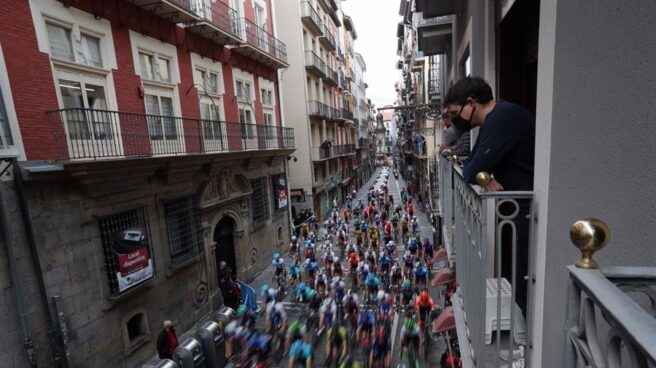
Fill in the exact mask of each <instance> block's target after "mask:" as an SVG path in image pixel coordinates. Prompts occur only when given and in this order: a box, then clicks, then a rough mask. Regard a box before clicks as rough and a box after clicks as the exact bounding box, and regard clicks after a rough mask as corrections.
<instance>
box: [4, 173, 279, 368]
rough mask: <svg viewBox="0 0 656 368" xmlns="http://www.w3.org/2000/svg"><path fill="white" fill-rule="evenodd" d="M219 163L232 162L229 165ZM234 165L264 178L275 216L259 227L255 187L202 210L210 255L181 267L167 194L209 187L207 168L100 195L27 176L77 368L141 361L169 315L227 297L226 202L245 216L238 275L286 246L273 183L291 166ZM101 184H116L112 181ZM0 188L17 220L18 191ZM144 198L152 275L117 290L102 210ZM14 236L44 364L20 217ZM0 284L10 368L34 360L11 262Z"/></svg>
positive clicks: (195, 314) (185, 314)
mask: <svg viewBox="0 0 656 368" xmlns="http://www.w3.org/2000/svg"><path fill="white" fill-rule="evenodd" d="M221 164H222V165H223V167H226V165H227V164H230V163H226V162H222V163H221ZM216 165H217V166H218V164H216ZM230 167H231V171H232V174H233V175H234V176H240V177H242V178H247V179H252V178H256V177H262V176H266V178H267V179H266V183H267V188H268V194H269V195H268V202H269V207H270V216H269V219H268V220H267V221H265V222H263V223H261V224H259V225H258V226H256V227H254V226H253V224H252V223H251V217H252V216H251V207H250V206H251V196H250V193H247V195H246V194H244V193H241V194H240V195H241V197H239V198H238V200H236V201H232V202H230V203H227V204H225V205H216V206H214V207H211V208H206V209H204V210H203V212H202V215H201V216H202V226H203V230H204V235H205V236H204V255H201V256H198V257H196V258H195V259H194V260H192V261H190V262H188V263H186V264H183V265H182V266H178V267H176V268H173V267H171V266H170V265H169V264H170V260H169V259H170V257H169V250H168V241H167V231H166V223H165V219H164V212H163V211H164V210H163V206H162V200H164V199H171V198H177V197H182V196H184V195H188V194H192V193H198V194H199V195H200V194H202V192H203V191H204V188H207V186H208V185H209V184H208V180H207V178H203V176H202V175H186V176H182V177H181V178H178V179H176V178H169V180H168V181H163V180H158V179H152V178H149V179H148V180H143V181H142V182H141V183H140V185H135V186H134V189H133V190H129V191H120V192H119V193H114V194H107V195H101V196H98V195H97V193H100V192H103V193H104V192H107V193H110V192H111V190H108V191H104V190H103V189H102V188H100V187H97V186H96V187H90V186H86V185H82V184H81V182H79V181H75V182H71V181H55V182H52V181H50V182H39V183H29V182H28V187H27V190H26V192H27V195H28V201H29V206H30V212H31V215H32V220H33V225H34V230H35V236H36V244H37V247H38V251H39V257H40V260H41V265H42V270H43V277H44V281H45V286H46V291H47V295H48V298H52V297H53V296H55V295H59V296H61V299H62V307H63V312H64V315H65V319H66V322H67V324H68V328H69V329H70V331H71V339H70V342H69V343H70V347H71V350H72V352H73V354H72V361H73V363H74V365H75V366H79V367H101V366H112V367H136V366H139V365H140V364H142V363H143V362H145V361H147V360H148V359H149V358H151V357H152V356H153V355H155V354H156V349H155V343H156V339H157V334H158V333H159V332H160V330H161V323H162V321H163V320H165V319H171V320H172V321H173V322H174V324H175V325H176V329H177V330H178V331H185V330H188V329H190V328H192V327H193V326H194V324H195V323H196V322H198V320H200V319H201V318H203V317H204V316H206V315H208V314H209V313H210V312H211V311H213V310H214V309H215V308H218V307H219V306H220V305H221V298H220V292H219V290H218V282H217V281H216V265H215V262H214V254H213V249H214V248H213V247H214V245H213V244H212V243H213V241H212V234H211V231H210V229H212V228H213V226H215V225H216V222H218V221H220V219H221V214H222V213H223V212H225V210H226V207H235V206H236V207H237V208H239V209H240V210H232V213H237V215H238V216H240V217H241V218H240V219H239V221H240V222H241V226H242V230H243V234H242V235H241V240H240V241H239V242H236V243H235V248H236V253H237V259H238V277H239V278H240V279H242V280H244V281H248V280H250V279H252V278H253V277H254V276H255V275H256V274H257V273H258V272H259V271H260V270H262V269H263V268H265V267H268V265H269V264H270V260H271V255H272V253H273V252H274V251H277V250H280V249H281V248H282V247H283V246H284V245H285V244H287V242H288V231H289V230H288V229H289V224H288V212H287V210H283V211H274V209H273V193H272V188H271V175H275V174H280V173H283V172H284V166H283V165H282V163H276V164H272V162H269V163H268V164H267V163H265V162H255V163H251V164H249V165H247V167H244V165H242V163H241V162H239V163H238V164H235V165H231V166H230ZM213 177H214V176H213ZM211 180H212V179H210V182H211ZM100 185H101V186H103V185H107V186H112V185H113V184H112V183H111V182H109V181H108V182H107V183H104V184H100ZM0 188H1V189H0V190H2V191H3V195H4V194H6V193H9V194H8V195H4V197H5V198H6V200H7V201H8V203H7V206H8V208H9V211H10V216H11V218H12V219H18V218H19V215H18V210H17V206H16V203H15V199H14V198H13V197H12V196H11V193H10V191H9V190H8V188H7V187H6V185H4V184H3V186H2V187H0ZM94 193H95V194H94ZM230 195H231V194H230V193H228V196H230ZM140 205H143V206H145V207H146V209H147V214H148V222H149V228H150V244H151V249H152V253H153V259H154V263H155V275H154V277H153V278H152V279H151V280H149V281H146V282H145V283H143V284H140V285H137V286H134V287H133V288H131V289H128V290H127V291H125V292H124V293H122V294H121V295H118V296H112V295H111V293H110V289H109V282H108V274H107V271H106V263H105V255H104V252H103V245H102V242H101V235H100V228H99V224H98V219H97V216H100V215H105V214H111V213H117V212H121V211H125V210H128V209H131V208H134V207H136V206H140ZM12 237H13V239H15V240H16V241H15V243H16V246H15V249H16V251H15V253H16V257H17V258H18V266H19V270H20V273H21V278H22V281H23V288H24V290H25V299H26V305H27V306H28V318H29V319H30V327H31V328H32V333H33V334H34V335H35V340H36V342H37V355H38V356H39V360H40V361H39V363H40V366H51V365H52V364H51V363H50V362H49V361H48V359H50V352H49V350H48V344H47V339H46V333H45V329H46V324H45V322H44V317H43V316H44V313H43V311H42V310H41V309H40V305H41V304H40V300H39V298H38V292H37V290H38V289H37V287H36V282H35V276H34V274H35V273H34V272H33V270H32V269H31V261H30V258H29V252H28V249H29V248H28V247H27V245H26V242H25V240H24V231H23V230H22V227H21V226H20V223H19V222H18V221H12ZM4 249H5V248H4V246H3V247H1V248H0V260H1V261H2V262H3V266H4V264H5V262H6V256H5V251H4ZM0 286H2V289H3V291H4V292H3V294H2V295H1V296H0V303H1V304H0V305H1V306H2V308H3V311H5V313H3V314H2V316H0V323H1V325H0V326H2V329H3V331H5V333H4V334H3V335H2V337H0V343H1V344H2V346H3V349H2V350H1V351H0V361H1V362H3V364H6V363H8V362H9V365H8V366H17V367H18V366H27V362H26V359H25V358H24V356H25V354H24V352H23V349H22V347H21V342H22V336H21V332H20V328H19V325H18V318H17V311H16V306H15V298H14V291H13V290H12V288H11V283H10V279H9V274H8V271H7V267H2V269H1V271H0ZM49 300H50V304H51V308H52V302H51V299H49ZM136 313H143V316H144V322H143V328H142V332H143V334H141V335H140V336H139V337H138V338H136V339H133V340H132V341H133V343H132V344H130V343H128V341H129V339H128V334H127V327H126V325H127V321H128V320H129V319H130V317H132V316H133V315H135V314H136ZM110 362H111V363H110Z"/></svg>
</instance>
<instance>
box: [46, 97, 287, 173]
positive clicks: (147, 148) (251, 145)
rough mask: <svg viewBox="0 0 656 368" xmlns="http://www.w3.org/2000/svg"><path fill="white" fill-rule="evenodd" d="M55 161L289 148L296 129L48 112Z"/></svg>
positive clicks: (72, 111) (99, 112) (118, 114)
mask: <svg viewBox="0 0 656 368" xmlns="http://www.w3.org/2000/svg"><path fill="white" fill-rule="evenodd" d="M46 114H47V116H48V117H49V119H50V121H51V128H52V134H53V136H54V140H55V145H56V147H57V154H56V157H54V158H53V159H54V160H62V161H67V160H96V159H118V158H136V157H153V156H160V155H194V154H213V153H222V152H238V151H248V150H268V149H273V150H277V149H290V148H293V147H294V130H293V129H292V128H283V127H277V126H266V125H261V124H240V123H232V122H226V121H218V120H203V119H193V118H185V117H174V116H161V115H148V114H138V113H128V112H119V111H108V110H95V109H81V108H80V109H78V108H74V109H62V110H55V111H49V112H47V113H46Z"/></svg>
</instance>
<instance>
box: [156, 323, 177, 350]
mask: <svg viewBox="0 0 656 368" xmlns="http://www.w3.org/2000/svg"><path fill="white" fill-rule="evenodd" d="M163 325H164V329H162V332H160V333H159V335H158V336H157V353H158V355H159V358H160V359H173V350H175V348H176V347H178V337H177V336H176V335H175V330H174V329H173V322H171V321H169V320H166V321H164V322H163Z"/></svg>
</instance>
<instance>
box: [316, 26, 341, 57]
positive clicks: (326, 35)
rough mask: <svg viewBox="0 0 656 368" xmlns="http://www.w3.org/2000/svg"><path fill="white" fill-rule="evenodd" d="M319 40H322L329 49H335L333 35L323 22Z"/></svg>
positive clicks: (335, 44)
mask: <svg viewBox="0 0 656 368" xmlns="http://www.w3.org/2000/svg"><path fill="white" fill-rule="evenodd" d="M319 42H322V43H323V45H324V46H325V47H326V48H327V49H328V50H329V51H335V50H336V49H337V43H336V41H335V36H334V35H333V34H332V33H331V32H330V30H329V29H328V27H326V25H325V24H324V25H323V35H322V36H321V37H320V38H319Z"/></svg>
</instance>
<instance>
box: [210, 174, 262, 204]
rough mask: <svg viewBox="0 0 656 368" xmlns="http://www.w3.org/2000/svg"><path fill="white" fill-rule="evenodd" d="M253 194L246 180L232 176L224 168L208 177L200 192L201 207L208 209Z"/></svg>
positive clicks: (240, 176)
mask: <svg viewBox="0 0 656 368" xmlns="http://www.w3.org/2000/svg"><path fill="white" fill-rule="evenodd" d="M252 192H253V190H252V188H251V185H250V182H249V181H248V179H247V178H246V177H245V176H243V175H241V174H234V172H233V170H232V169H229V168H224V169H221V170H220V171H219V173H218V174H217V175H213V176H212V177H210V180H209V182H208V183H207V185H206V186H205V188H204V189H203V190H202V195H201V207H202V208H208V207H212V206H216V205H219V204H222V203H224V202H227V201H232V200H235V199H238V198H241V197H245V196H248V195H250V194H251V193H252Z"/></svg>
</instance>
